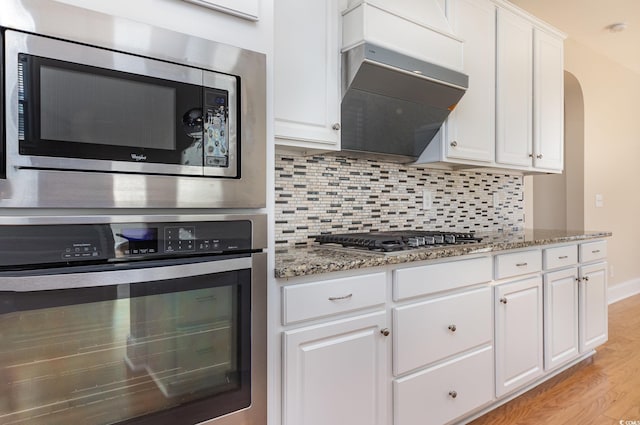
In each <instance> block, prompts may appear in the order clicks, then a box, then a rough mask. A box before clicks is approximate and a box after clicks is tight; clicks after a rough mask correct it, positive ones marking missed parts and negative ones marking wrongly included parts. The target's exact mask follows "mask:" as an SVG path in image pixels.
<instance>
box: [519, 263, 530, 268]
mask: <svg viewBox="0 0 640 425" xmlns="http://www.w3.org/2000/svg"><path fill="white" fill-rule="evenodd" d="M528 265H529V263H518V264H516V267H527V266H528Z"/></svg>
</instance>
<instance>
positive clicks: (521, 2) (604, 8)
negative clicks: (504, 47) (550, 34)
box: [510, 0, 640, 74]
mask: <svg viewBox="0 0 640 425" xmlns="http://www.w3.org/2000/svg"><path fill="white" fill-rule="evenodd" d="M510 1H511V3H513V4H515V5H517V6H519V7H521V8H522V9H524V10H526V11H528V12H529V13H531V14H532V15H535V16H537V17H538V18H540V19H542V20H543V21H546V22H548V23H549V24H551V25H553V26H554V27H556V28H558V29H560V30H561V31H563V32H565V33H567V35H568V37H569V38H572V39H573V40H575V41H577V42H578V43H580V44H583V45H585V46H587V47H589V48H591V49H592V50H595V51H596V52H598V53H600V54H602V55H604V56H606V57H608V58H610V59H612V60H613V61H615V62H618V63H619V64H621V65H623V66H625V67H627V68H629V69H631V70H633V71H635V72H636V73H638V74H640V1H639V0H607V1H603V0H510ZM617 22H624V23H626V24H627V29H626V30H624V31H622V32H617V33H612V32H610V31H608V30H607V29H606V27H607V26H608V25H610V24H613V23H617Z"/></svg>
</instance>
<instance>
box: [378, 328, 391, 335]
mask: <svg viewBox="0 0 640 425" xmlns="http://www.w3.org/2000/svg"><path fill="white" fill-rule="evenodd" d="M380 333H381V334H382V335H384V336H389V334H390V333H391V331H390V330H389V328H384V329H380Z"/></svg>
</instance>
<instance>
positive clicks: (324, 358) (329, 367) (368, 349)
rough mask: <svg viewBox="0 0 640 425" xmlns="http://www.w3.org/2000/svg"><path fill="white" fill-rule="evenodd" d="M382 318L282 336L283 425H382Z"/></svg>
mask: <svg viewBox="0 0 640 425" xmlns="http://www.w3.org/2000/svg"><path fill="white" fill-rule="evenodd" d="M385 324H386V313H385V312H380V313H373V314H369V315H364V316H358V317H356V318H353V319H345V320H340V321H335V322H331V323H328V324H326V325H318V326H312V327H307V328H303V329H299V330H293V331H288V332H285V333H284V350H283V351H284V421H283V423H284V424H285V425H327V424H331V425H384V424H385V423H386V419H387V418H386V405H387V400H386V394H387V382H386V377H387V374H388V369H387V355H386V353H387V348H386V346H387V344H388V342H387V341H388V338H387V337H385V336H383V335H382V334H381V332H380V331H381V329H383V328H384V326H385Z"/></svg>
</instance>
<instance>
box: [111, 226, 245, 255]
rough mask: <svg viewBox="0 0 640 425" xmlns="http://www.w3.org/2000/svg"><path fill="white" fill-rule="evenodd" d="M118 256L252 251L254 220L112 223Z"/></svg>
mask: <svg viewBox="0 0 640 425" xmlns="http://www.w3.org/2000/svg"><path fill="white" fill-rule="evenodd" d="M111 229H112V232H113V236H114V243H115V255H116V258H134V257H136V258H139V257H144V258H146V257H156V256H164V257H167V256H184V255H207V254H223V253H232V252H238V251H250V250H251V222H249V221H225V222H215V221H205V222H184V223H144V224H140V223H137V224H112V225H111Z"/></svg>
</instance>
